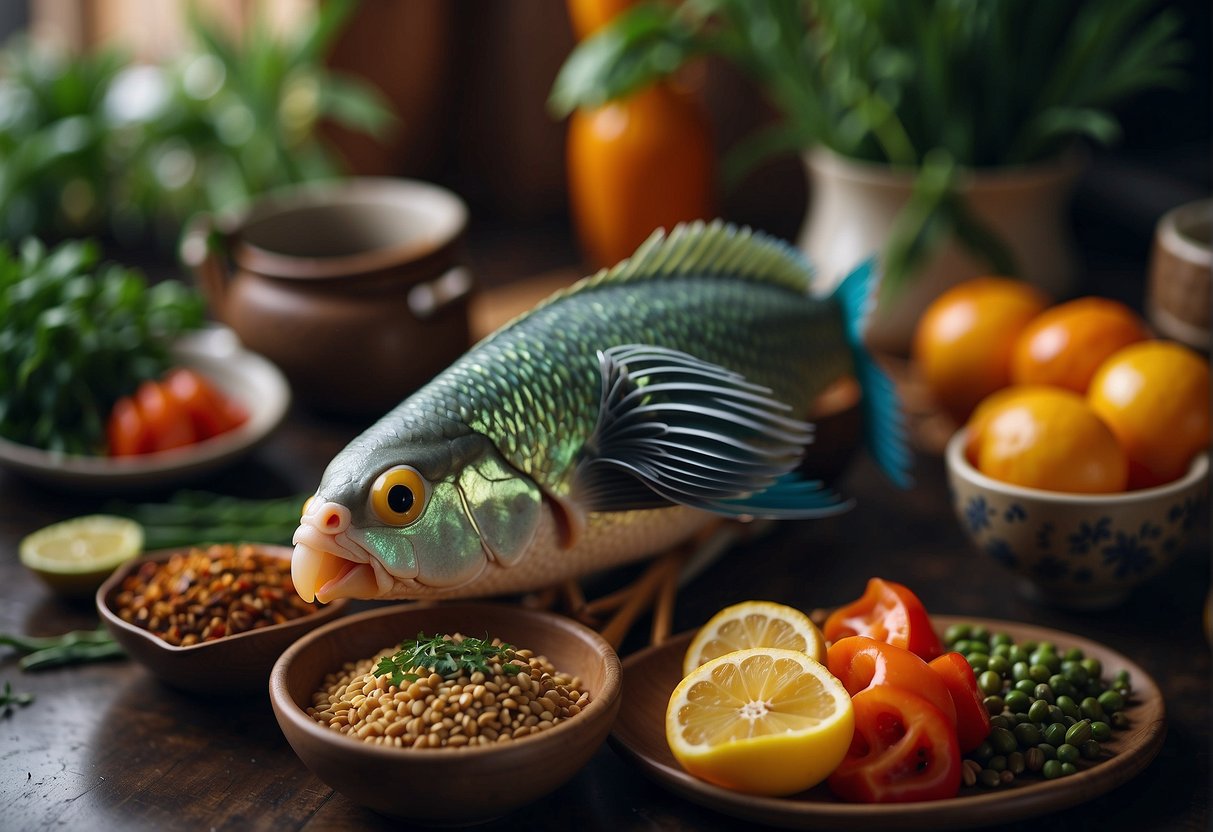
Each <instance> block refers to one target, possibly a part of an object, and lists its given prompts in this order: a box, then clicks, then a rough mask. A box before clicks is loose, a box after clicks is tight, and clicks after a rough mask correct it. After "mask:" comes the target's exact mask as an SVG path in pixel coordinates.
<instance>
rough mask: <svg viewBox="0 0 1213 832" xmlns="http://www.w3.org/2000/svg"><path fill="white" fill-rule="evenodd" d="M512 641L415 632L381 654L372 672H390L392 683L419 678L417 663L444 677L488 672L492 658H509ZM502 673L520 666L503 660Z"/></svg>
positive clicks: (379, 673)
mask: <svg viewBox="0 0 1213 832" xmlns="http://www.w3.org/2000/svg"><path fill="white" fill-rule="evenodd" d="M513 649H514V646H513V645H512V644H505V643H502V644H493V643H492V642H491V641H490V640H489V639H487V638H484V639H479V638H468V637H466V636H465V637H464V638H463V640H462V641H454V640H452V639H450V638H448V637H446V636H440V635H434V636H427V635H426V634H425V633H418V634H417V638H415V639H408V640H405V641H403V642H401V643H400V649H399V650H398V651H397V652H396V653H395V654H394V655H392V656H384V657H383V658H382V659H380V660H379V664H378V665H377V666H376V667H375V675H376V676H384V675H386V674H388V673H390V674H392V684H393V685H396V686H397V687H399V686H400V684H401V683H402V682H415V681H417V680H418V679H419V678H421V677H420V676H419V675H418V674H416V673H414V672H413V671H414V670H416V669H417V668H419V667H424V668H429V670H430V671H431V672H433V673H437V674H438V675H439V676H442V677H443V678H445V679H454V678H458V677H459V676H461V675H463V674H465V673H467V674H472V673H475V672H476V671H480V672H481V673H484V674H485V675H490V676H491V675H492V674H493V668H492V663H493V661H495V660H496V661H501V660H505V659H509V658H510V655H511V651H513ZM501 670H502V672H503V673H506V674H509V675H513V674H515V673H518V672H519V671H520V670H522V668H521V667H520V666H519V665H516V664H512V663H509V662H506V663H504V664H502V665H501Z"/></svg>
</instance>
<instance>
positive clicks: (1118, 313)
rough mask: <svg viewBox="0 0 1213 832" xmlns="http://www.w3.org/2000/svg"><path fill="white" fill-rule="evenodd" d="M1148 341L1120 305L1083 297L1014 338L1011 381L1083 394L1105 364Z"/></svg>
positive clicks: (1042, 315)
mask: <svg viewBox="0 0 1213 832" xmlns="http://www.w3.org/2000/svg"><path fill="white" fill-rule="evenodd" d="M1149 337H1150V333H1149V332H1148V331H1147V330H1146V325H1145V322H1143V321H1142V319H1141V318H1140V317H1139V316H1138V315H1137V313H1136V312H1134V311H1133V310H1132V309H1130V308H1129V307H1127V306H1125V305H1124V304H1123V303H1119V302H1117V301H1114V300H1109V299H1108V298H1098V297H1086V298H1078V299H1077V300H1072V301H1069V302H1068V303H1062V304H1058V305H1057V306H1054V307H1053V308H1051V309H1046V310H1045V311H1044V312H1041V313H1040V314H1039V315H1037V316H1036V317H1035V318H1034V319H1033V320H1032V322H1031V323H1029V324H1028V325H1027V326H1026V327H1025V328H1024V330H1023V332H1021V333H1020V334H1019V338H1018V339H1017V340H1016V342H1015V350H1014V354H1013V355H1012V357H1011V380H1012V381H1013V382H1014V383H1015V384H1052V385H1055V386H1057V387H1064V388H1066V389H1067V390H1073V391H1074V392H1075V393H1085V392H1087V385H1088V384H1090V382H1091V377H1092V376H1093V375H1095V370H1096V369H1097V368H1098V367H1099V365H1100V364H1102V363H1103V362H1104V359H1106V358H1107V357H1108V356H1110V355H1111V354H1112V353H1114V352H1116V351H1117V350H1118V349H1120V348H1121V347H1127V346H1128V345H1129V344H1133V343H1136V342H1138V341H1144V340H1146V339H1147V338H1149Z"/></svg>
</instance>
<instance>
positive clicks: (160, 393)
mask: <svg viewBox="0 0 1213 832" xmlns="http://www.w3.org/2000/svg"><path fill="white" fill-rule="evenodd" d="M135 404H136V406H137V407H138V408H139V415H140V416H142V417H143V422H144V424H145V425H147V429H148V431H149V432H150V433H151V436H152V450H153V451H167V450H170V449H171V448H180V447H182V446H184V445H189V444H191V443H193V442H195V441H197V433H195V431H194V425H193V422H191V421H190V416H189V413H188V412H187V411H186V409H185V406H184V405H182V404H181V403H180V402H179V401H177V399H176V397H174V396H171V395H169V393H168V391H167V389H166V388H164V387H162V386H161V385H159V384H157V383H156V382H154V381H145V382H143V383H142V384H140V385H139V389H138V390H136V391H135Z"/></svg>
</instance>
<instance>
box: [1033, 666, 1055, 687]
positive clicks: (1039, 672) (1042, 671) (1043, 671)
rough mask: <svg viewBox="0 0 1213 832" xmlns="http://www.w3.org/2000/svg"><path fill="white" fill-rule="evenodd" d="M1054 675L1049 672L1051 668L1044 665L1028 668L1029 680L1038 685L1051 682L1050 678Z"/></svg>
mask: <svg viewBox="0 0 1213 832" xmlns="http://www.w3.org/2000/svg"><path fill="white" fill-rule="evenodd" d="M1052 675H1053V674H1052V673H1050V672H1049V668H1047V667H1045V666H1044V665H1043V664H1034V665H1031V666H1030V667H1028V678H1030V679H1031V680H1032V681H1033V682H1036V684H1041V683H1042V682H1047V681H1049V677H1050V676H1052Z"/></svg>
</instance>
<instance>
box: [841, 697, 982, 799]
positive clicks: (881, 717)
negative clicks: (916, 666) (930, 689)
mask: <svg viewBox="0 0 1213 832" xmlns="http://www.w3.org/2000/svg"><path fill="white" fill-rule="evenodd" d="M851 704H852V706H853V707H854V710H855V735H854V737H853V738H852V740H851V747H850V749H849V750H848V751H847V756H846V757H845V758H843V761H842V763H841V764H840V765H839V766H838V768H836V769H835V770H834V773H833V774H831V775H830V776H829V778H828V780H827V783H828V784H829V787H830V791H832V792H833V793H834V794H835V795H837V796H838V797H840V798H842V799H843V800H849V801H852V802H856V803H905V802H909V801H916V800H943V799H946V798H950V797H955V796H956V795H957V793H958V792H959V791H960V778H961V758H960V748H959V747H958V745H957V742H956V731H955V729H954V728H953V727H952V725H951V723H950V722H949V721H948V718H947V716H946V715H944V713H943V712H942V711H940V710H939V708H936V707H935V706H934V705H932V704H931V703H930V702H928V701H927V700H926V699H925V698H923V697H921V696H919V695H918V694H917V693H914V692H912V691H908V690H906V689H904V688H898V687H894V686H892V685H876V686H874V687H870V688H867V689H866V690H863V691H861V692H859V693H858V694H856V695H855V696H854V697H853V698H852V699H851Z"/></svg>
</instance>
